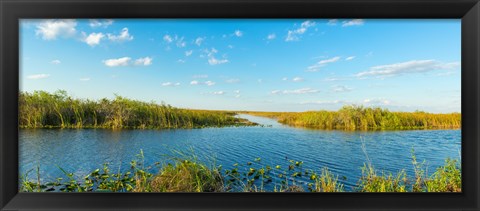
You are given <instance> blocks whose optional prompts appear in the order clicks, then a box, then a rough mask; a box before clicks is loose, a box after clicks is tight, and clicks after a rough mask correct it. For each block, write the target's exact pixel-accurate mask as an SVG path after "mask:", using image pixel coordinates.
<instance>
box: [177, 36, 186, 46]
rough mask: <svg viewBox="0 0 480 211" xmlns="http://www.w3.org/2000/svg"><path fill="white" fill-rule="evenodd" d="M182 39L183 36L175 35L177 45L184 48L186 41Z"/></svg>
mask: <svg viewBox="0 0 480 211" xmlns="http://www.w3.org/2000/svg"><path fill="white" fill-rule="evenodd" d="M183 39H184V37H181V38H180V39H178V38H177V37H175V40H177V47H179V48H184V47H185V46H187V42H185V41H184V40H183Z"/></svg>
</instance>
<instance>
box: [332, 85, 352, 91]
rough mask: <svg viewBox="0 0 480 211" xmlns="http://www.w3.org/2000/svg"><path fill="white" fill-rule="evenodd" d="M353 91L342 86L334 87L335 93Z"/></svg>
mask: <svg viewBox="0 0 480 211" xmlns="http://www.w3.org/2000/svg"><path fill="white" fill-rule="evenodd" d="M352 90H353V89H352V88H350V87H347V86H342V85H337V86H333V87H332V91H333V92H349V91H352Z"/></svg>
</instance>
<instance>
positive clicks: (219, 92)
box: [212, 91, 225, 95]
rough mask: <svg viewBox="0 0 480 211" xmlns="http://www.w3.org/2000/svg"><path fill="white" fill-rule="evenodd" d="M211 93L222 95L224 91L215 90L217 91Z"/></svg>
mask: <svg viewBox="0 0 480 211" xmlns="http://www.w3.org/2000/svg"><path fill="white" fill-rule="evenodd" d="M212 94H214V95H223V94H225V92H224V91H217V92H212Z"/></svg>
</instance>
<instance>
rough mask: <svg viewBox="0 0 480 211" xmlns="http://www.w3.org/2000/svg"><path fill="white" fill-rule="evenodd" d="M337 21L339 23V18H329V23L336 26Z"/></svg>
mask: <svg viewBox="0 0 480 211" xmlns="http://www.w3.org/2000/svg"><path fill="white" fill-rule="evenodd" d="M337 23H338V19H330V20H328V23H327V25H330V26H335V25H337Z"/></svg>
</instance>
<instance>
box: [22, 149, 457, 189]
mask: <svg viewBox="0 0 480 211" xmlns="http://www.w3.org/2000/svg"><path fill="white" fill-rule="evenodd" d="M213 163H214V162H213ZM130 164H131V170H130V171H127V172H123V173H120V172H112V171H111V170H110V169H109V167H108V165H104V167H103V168H100V169H96V170H94V171H92V172H91V173H89V174H88V175H85V176H82V177H75V176H74V175H73V174H72V173H68V172H66V171H64V170H63V169H62V171H64V173H65V178H58V179H56V180H55V181H50V182H45V183H41V182H40V177H41V175H40V174H39V173H38V172H39V171H38V168H37V169H36V171H37V174H36V176H34V178H30V177H29V175H30V174H33V173H32V171H33V170H32V171H30V172H27V173H25V174H23V175H22V176H21V181H20V187H19V189H20V191H21V192H49V191H63V192H345V191H355V192H461V191H462V189H461V187H462V182H461V169H460V166H459V162H458V161H457V160H450V159H447V160H446V161H445V164H444V165H443V166H441V167H439V168H437V169H436V171H435V172H434V173H433V174H432V175H430V176H429V175H427V173H426V167H424V166H423V165H422V164H421V163H418V162H417V160H416V158H415V156H414V155H413V156H412V164H413V165H412V166H413V168H414V172H415V176H414V177H412V178H409V177H407V175H406V173H405V170H400V171H399V172H398V173H397V174H392V173H388V172H380V171H377V170H376V169H375V168H374V166H373V165H372V164H371V163H365V165H364V167H363V168H361V171H362V176H361V178H360V179H359V180H358V182H357V185H356V186H355V187H354V188H353V189H352V190H345V188H344V186H343V184H342V183H341V181H339V176H338V175H335V174H333V173H332V172H331V171H329V170H328V168H322V169H319V171H316V170H311V169H304V168H303V162H301V161H294V160H285V161H284V162H282V164H280V165H276V166H269V165H264V164H262V161H261V158H256V159H254V160H253V161H252V162H247V163H244V164H234V165H233V166H232V167H230V168H225V169H224V167H222V166H217V165H214V164H206V163H203V162H200V161H199V160H198V159H197V158H196V157H194V156H190V157H185V156H182V157H176V158H173V159H171V160H170V161H169V162H168V163H164V164H156V166H153V167H152V166H148V167H147V166H145V165H144V157H143V153H140V155H139V157H138V159H137V160H134V161H132V162H131V163H130ZM154 169H158V170H154ZM150 172H154V173H150ZM78 178H81V179H80V180H79V179H78ZM300 179H302V180H300ZM305 181H306V182H305Z"/></svg>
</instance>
